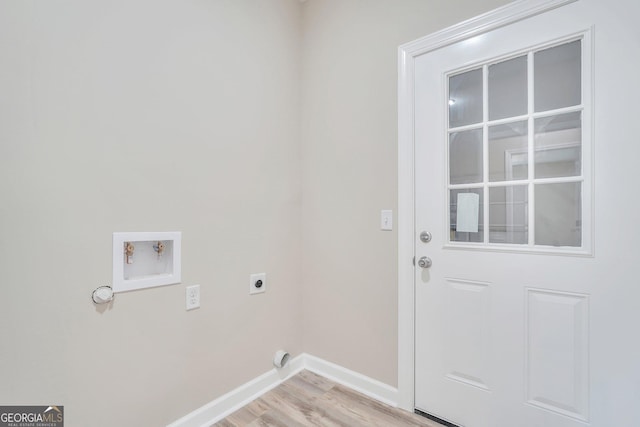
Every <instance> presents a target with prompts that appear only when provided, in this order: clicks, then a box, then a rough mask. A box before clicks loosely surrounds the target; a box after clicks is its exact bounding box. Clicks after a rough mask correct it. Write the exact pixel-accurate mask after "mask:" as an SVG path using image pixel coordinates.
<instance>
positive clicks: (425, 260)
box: [418, 256, 433, 268]
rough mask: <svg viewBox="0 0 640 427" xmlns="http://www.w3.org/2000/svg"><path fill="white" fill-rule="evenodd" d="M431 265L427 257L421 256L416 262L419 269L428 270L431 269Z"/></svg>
mask: <svg viewBox="0 0 640 427" xmlns="http://www.w3.org/2000/svg"><path fill="white" fill-rule="evenodd" d="M431 264H433V263H432V262H431V258H429V257H428V256H423V257H422V258H420V259H419V260H418V266H420V267H421V268H429V267H431Z"/></svg>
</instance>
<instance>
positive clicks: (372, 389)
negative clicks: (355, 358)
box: [303, 354, 398, 407]
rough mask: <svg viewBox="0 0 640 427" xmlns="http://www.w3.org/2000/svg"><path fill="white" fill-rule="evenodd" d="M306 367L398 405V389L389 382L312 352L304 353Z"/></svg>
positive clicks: (389, 403) (381, 400)
mask: <svg viewBox="0 0 640 427" xmlns="http://www.w3.org/2000/svg"><path fill="white" fill-rule="evenodd" d="M303 356H304V368H305V369H306V370H308V371H311V372H315V373H316V374H318V375H322V376H323V377H326V378H328V379H330V380H332V381H335V382H337V383H338V384H342V385H344V386H346V387H349V388H350V389H353V390H355V391H357V392H360V393H362V394H364V395H365V396H369V397H370V398H372V399H375V400H378V401H380V402H382V403H386V404H387V405H390V406H393V407H397V406H398V389H397V388H395V387H391V386H390V385H388V384H385V383H383V382H380V381H378V380H374V379H373V378H370V377H367V376H366V375H362V374H360V373H358V372H355V371H352V370H350V369H347V368H344V367H342V366H340V365H336V364H335V363H331V362H327V361H326V360H324V359H320V358H319V357H315V356H312V355H310V354H303Z"/></svg>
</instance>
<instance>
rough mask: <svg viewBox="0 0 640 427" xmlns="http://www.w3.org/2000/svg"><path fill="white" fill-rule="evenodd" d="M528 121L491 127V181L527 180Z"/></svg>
mask: <svg viewBox="0 0 640 427" xmlns="http://www.w3.org/2000/svg"><path fill="white" fill-rule="evenodd" d="M527 129H528V126H527V121H519V122H514V123H509V124H505V125H498V126H490V127H489V181H512V180H520V179H527V177H528V174H529V160H528V159H529V153H528V146H529V142H528V132H527Z"/></svg>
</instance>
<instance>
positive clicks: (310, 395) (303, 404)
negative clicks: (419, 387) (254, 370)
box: [212, 371, 442, 427]
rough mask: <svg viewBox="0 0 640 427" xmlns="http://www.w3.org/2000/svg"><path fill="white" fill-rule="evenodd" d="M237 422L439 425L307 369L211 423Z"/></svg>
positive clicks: (263, 425) (282, 426) (246, 425)
mask: <svg viewBox="0 0 640 427" xmlns="http://www.w3.org/2000/svg"><path fill="white" fill-rule="evenodd" d="M241 426H242V427H276V426H277V427H303V426H320V427H325V426H326V427H337V426H340V427H359V426H362V427H365V426H366V427H369V426H376V427H377V426H379V427H383V426H384V427H389V426H408V427H442V425H440V424H437V423H435V422H433V421H430V420H428V419H426V418H423V417H421V416H419V415H416V414H412V413H410V412H406V411H402V410H400V409H396V408H393V407H391V406H388V405H385V404H383V403H380V402H378V401H376V400H373V399H370V398H369V397H367V396H364V395H363V394H360V393H358V392H356V391H353V390H351V389H349V388H347V387H344V386H342V385H340V384H336V383H334V382H332V381H330V380H328V379H326V378H324V377H321V376H319V375H316V374H314V373H312V372H309V371H302V372H300V373H299V374H298V375H296V376H294V377H292V378H290V379H289V380H287V381H286V382H284V383H282V384H281V385H280V386H278V387H276V388H275V389H273V390H271V391H269V392H268V393H266V394H264V395H263V396H261V397H259V398H258V399H256V400H254V401H253V402H251V403H250V404H248V405H247V406H245V407H243V408H242V409H240V410H238V411H236V412H234V413H233V414H231V415H229V416H228V417H227V418H225V419H224V420H222V421H220V422H218V423H216V424H214V425H213V426H212V427H241Z"/></svg>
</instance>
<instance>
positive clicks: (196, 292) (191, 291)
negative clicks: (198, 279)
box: [185, 285, 200, 310]
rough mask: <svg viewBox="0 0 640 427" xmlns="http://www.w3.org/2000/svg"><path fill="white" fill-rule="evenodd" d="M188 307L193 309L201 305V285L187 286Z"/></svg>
mask: <svg viewBox="0 0 640 427" xmlns="http://www.w3.org/2000/svg"><path fill="white" fill-rule="evenodd" d="M185 297H186V308H187V310H193V309H195V308H199V307H200V285H193V286H187V288H186V290H185Z"/></svg>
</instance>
